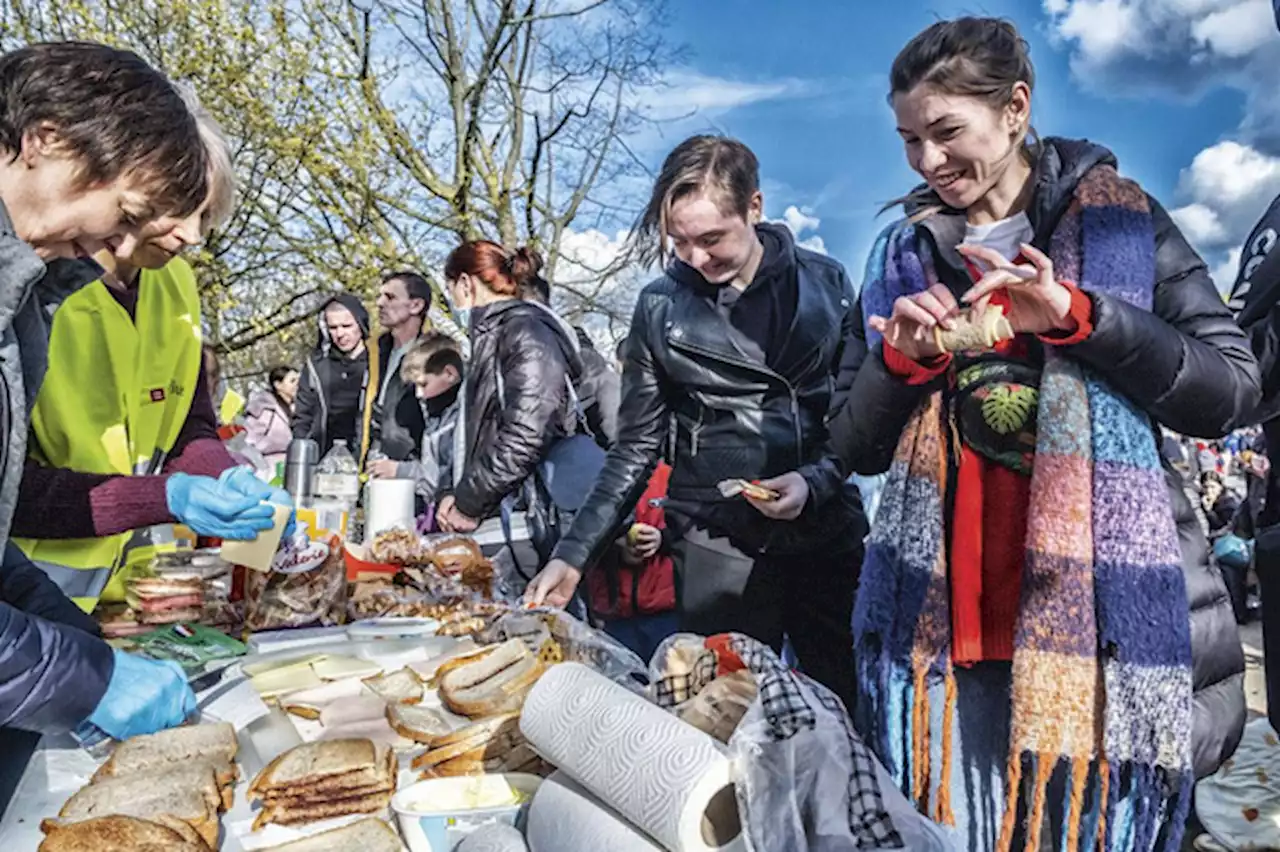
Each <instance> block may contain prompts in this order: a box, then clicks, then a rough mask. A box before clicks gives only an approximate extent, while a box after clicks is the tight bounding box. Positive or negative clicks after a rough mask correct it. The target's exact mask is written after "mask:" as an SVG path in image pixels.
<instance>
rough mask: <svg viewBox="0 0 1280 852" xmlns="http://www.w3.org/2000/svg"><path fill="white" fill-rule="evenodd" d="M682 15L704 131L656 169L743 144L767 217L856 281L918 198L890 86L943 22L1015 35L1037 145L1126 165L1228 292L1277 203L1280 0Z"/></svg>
mask: <svg viewBox="0 0 1280 852" xmlns="http://www.w3.org/2000/svg"><path fill="white" fill-rule="evenodd" d="M671 11H672V30H671V34H672V36H673V38H674V39H676V40H678V41H682V42H684V43H685V44H687V46H688V54H687V56H686V58H685V60H684V64H683V65H682V66H681V67H679V68H677V69H674V70H673V72H672V75H671V77H670V79H671V81H672V88H671V90H670V91H669V92H668V93H667V96H666V97H668V98H670V99H671V100H672V101H673V102H674V103H675V104H677V105H678V106H679V107H680V108H684V107H687V108H688V109H690V110H694V111H695V112H696V114H695V115H694V116H693V117H691V118H688V119H685V120H682V121H679V122H675V123H674V124H673V125H672V126H670V127H667V128H666V129H665V130H664V131H663V135H664V138H663V139H660V140H652V141H651V144H648V145H646V146H645V148H646V151H647V156H649V157H651V158H652V159H653V164H654V165H655V166H656V164H657V163H658V162H660V161H661V158H662V155H663V154H664V153H665V150H666V149H667V148H669V147H670V146H671V145H672V144H674V143H675V142H677V141H679V140H680V139H681V138H684V136H686V135H687V134H688V133H689V132H692V131H695V130H705V129H708V128H714V129H716V130H719V131H722V132H725V133H728V134H731V135H733V136H736V137H738V138H740V139H742V140H743V141H745V142H747V143H748V144H749V145H750V146H751V147H752V148H753V149H754V150H755V151H756V153H757V155H758V156H759V158H760V161H761V171H762V177H763V183H764V190H765V194H766V210H767V212H768V214H769V215H770V216H772V217H780V216H782V214H783V211H784V210H785V209H786V208H787V207H789V206H792V205H794V206H796V207H797V208H798V209H799V210H801V211H803V212H804V213H805V214H807V216H809V217H812V218H813V219H816V220H817V223H816V228H814V227H812V226H813V225H814V223H813V222H812V221H809V222H805V223H804V224H805V226H806V228H805V231H804V234H803V235H804V236H809V237H812V236H813V235H814V234H816V235H818V236H820V237H821V239H822V242H823V244H824V245H825V248H826V250H827V251H828V252H829V253H830V254H832V255H834V256H835V257H837V258H838V259H840V260H841V261H843V262H844V263H845V265H846V266H847V267H849V269H850V271H851V272H855V276H854V277H855V280H857V278H858V277H859V273H860V270H861V268H862V266H863V264H864V262H865V257H866V251H867V249H868V247H869V244H870V241H871V239H872V238H873V236H874V233H875V231H876V230H877V228H878V223H880V222H882V221H883V220H878V219H877V218H876V211H877V209H878V208H879V206H880V205H881V204H882V203H883V202H884V201H886V200H888V199H890V198H893V197H896V196H898V195H900V194H902V193H903V192H904V191H906V190H907V189H908V188H910V186H912V184H913V182H914V180H913V175H912V174H911V172H910V171H909V170H908V168H907V166H906V164H905V161H904V159H903V156H902V149H901V145H900V143H899V141H898V137H897V135H896V133H895V132H894V124H893V116H892V113H891V112H890V110H889V108H888V106H887V104H886V102H885V91H886V89H887V77H888V69H889V66H890V64H891V63H892V60H893V57H894V55H895V54H896V53H897V52H898V50H899V49H900V48H901V47H902V45H904V44H905V43H906V42H907V41H908V40H909V39H910V38H911V36H913V35H914V34H915V33H916V32H918V31H919V30H920V29H922V28H924V27H925V26H927V25H928V24H930V23H931V22H932V21H934V20H936V19H938V18H939V17H952V16H956V15H960V14H966V13H967V14H986V15H998V16H1003V17H1008V18H1010V19H1012V20H1013V21H1014V22H1015V23H1016V24H1017V25H1018V27H1019V28H1020V29H1021V30H1022V32H1023V35H1024V36H1025V37H1026V38H1027V39H1028V41H1029V42H1030V44H1031V50H1032V59H1033V61H1034V62H1035V66H1036V70H1037V74H1038V81H1037V85H1036V90H1035V95H1034V102H1033V122H1034V124H1035V126H1036V128H1037V130H1038V131H1039V132H1040V133H1041V134H1042V135H1061V136H1071V137H1086V138H1089V139H1092V140H1094V141H1096V142H1100V143H1102V144H1105V145H1107V146H1108V147H1110V148H1111V149H1112V150H1113V151H1115V152H1116V154H1117V156H1118V157H1119V159H1120V165H1121V170H1122V171H1123V172H1125V173H1126V174H1128V175H1130V176H1132V177H1134V178H1136V179H1137V180H1139V181H1140V182H1141V183H1142V184H1143V186H1144V187H1145V188H1146V189H1147V191H1148V192H1150V193H1151V194H1152V195H1154V196H1155V197H1156V198H1157V199H1159V200H1160V201H1161V202H1162V203H1163V204H1164V205H1165V206H1166V207H1167V208H1169V209H1170V210H1171V211H1174V215H1175V219H1177V220H1178V221H1179V223H1180V224H1181V225H1182V226H1183V227H1184V231H1185V232H1186V233H1187V235H1188V237H1189V238H1190V239H1191V240H1192V242H1193V243H1194V244H1195V245H1196V246H1197V247H1198V248H1199V249H1200V250H1201V252H1202V254H1204V255H1205V257H1206V259H1207V260H1208V262H1209V264H1210V266H1211V268H1213V269H1214V271H1215V274H1216V275H1217V276H1218V277H1219V278H1223V277H1226V276H1227V272H1228V270H1231V272H1230V274H1231V275H1233V274H1234V271H1233V266H1232V264H1233V261H1234V258H1235V257H1236V256H1237V255H1236V254H1234V253H1233V252H1235V251H1238V246H1239V245H1240V243H1241V242H1243V240H1244V237H1245V236H1246V234H1247V231H1248V228H1249V226H1250V225H1251V224H1252V222H1253V220H1254V219H1255V218H1256V217H1257V215H1258V214H1259V213H1260V212H1261V210H1262V209H1263V208H1264V207H1265V204H1266V202H1267V201H1269V200H1270V199H1271V197H1273V196H1274V195H1275V194H1276V193H1277V192H1280V33H1277V31H1276V28H1275V25H1274V22H1273V20H1272V17H1271V15H1272V10H1271V6H1270V3H1269V0H986V2H983V3H981V4H976V3H973V2H948V0H926V2H917V0H899V2H892V3H889V2H879V0H876V2H871V0H792V2H789V3H783V2H780V0H774V2H770V0H733V1H732V2H730V0H716V2H710V0H672V3H671ZM792 218H793V221H796V222H798V221H799V219H798V217H795V216H793V217H792ZM1219 284H1220V286H1226V285H1227V282H1226V281H1222V280H1220V281H1219Z"/></svg>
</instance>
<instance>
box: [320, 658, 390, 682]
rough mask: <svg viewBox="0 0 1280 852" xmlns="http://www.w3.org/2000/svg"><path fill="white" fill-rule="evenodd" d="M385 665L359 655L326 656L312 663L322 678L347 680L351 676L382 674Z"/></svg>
mask: <svg viewBox="0 0 1280 852" xmlns="http://www.w3.org/2000/svg"><path fill="white" fill-rule="evenodd" d="M382 669H383V666H380V665H379V664H377V663H375V662H371V661H370V660H361V659H359V658H358V657H341V656H326V657H325V658H324V659H322V660H317V661H316V662H314V663H312V664H311V670H312V671H314V672H315V673H316V677H318V678H320V679H321V680H325V681H331V680H345V679H346V678H349V677H373V676H375V675H379V674H382Z"/></svg>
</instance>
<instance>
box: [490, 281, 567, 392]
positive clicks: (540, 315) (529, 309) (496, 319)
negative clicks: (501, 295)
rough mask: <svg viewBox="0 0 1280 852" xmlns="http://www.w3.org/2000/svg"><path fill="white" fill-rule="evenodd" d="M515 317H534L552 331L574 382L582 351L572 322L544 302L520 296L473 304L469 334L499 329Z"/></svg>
mask: <svg viewBox="0 0 1280 852" xmlns="http://www.w3.org/2000/svg"><path fill="white" fill-rule="evenodd" d="M519 318H531V319H535V320H536V321H538V322H541V323H543V324H544V325H546V326H547V327H548V328H550V329H552V330H553V331H555V332H556V339H557V340H558V341H559V342H560V350H561V351H562V352H563V353H564V357H565V361H566V362H567V363H568V365H569V377H570V378H571V379H572V380H573V381H574V383H577V381H578V379H579V378H581V376H582V353H581V351H580V347H579V345H578V334H577V332H575V331H574V329H573V326H571V325H570V324H569V323H567V322H565V320H564V319H563V318H561V317H560V315H559V314H557V313H556V312H555V311H553V310H551V308H549V307H547V306H546V305H543V304H540V303H538V302H526V301H524V300H523V299H503V300H502V301H501V302H494V303H492V304H489V305H485V306H483V307H479V308H476V309H475V310H474V311H473V312H472V314H471V334H472V336H473V338H474V337H479V336H480V335H482V334H488V333H490V332H491V331H495V330H500V329H501V327H502V326H503V325H505V324H506V323H508V322H511V321H512V320H514V319H519Z"/></svg>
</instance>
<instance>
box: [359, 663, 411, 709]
mask: <svg viewBox="0 0 1280 852" xmlns="http://www.w3.org/2000/svg"><path fill="white" fill-rule="evenodd" d="M364 685H365V686H367V687H369V689H371V690H373V692H375V693H376V694H377V695H378V697H379V698H381V699H383V700H384V701H387V702H395V703H397V704H417V703H419V702H420V701H422V693H423V688H422V681H421V680H419V679H418V675H417V673H416V672H415V671H414V670H413V669H411V668H409V667H408V666H406V667H405V668H403V669H399V670H397V671H394V672H391V673H390V674H385V675H379V676H378V677H371V678H365V680H364Z"/></svg>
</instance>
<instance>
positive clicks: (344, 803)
mask: <svg viewBox="0 0 1280 852" xmlns="http://www.w3.org/2000/svg"><path fill="white" fill-rule="evenodd" d="M392 795H394V794H393V792H391V791H388V792H386V793H375V794H374V795H372V796H359V797H357V798H353V799H338V800H334V801H328V802H326V801H317V802H303V803H299V804H296V805H267V806H266V807H264V808H263V809H262V811H261V812H260V813H259V814H258V816H257V818H256V819H255V820H254V821H253V829H254V830H255V831H259V830H261V829H262V828H264V827H265V826H267V825H268V824H270V823H275V824H276V825H300V824H303V823H308V822H320V821H321V820H326V819H333V818H334V817H340V816H350V815H352V814H376V813H379V812H381V811H385V810H386V809H387V808H388V807H389V806H390V805H391V797H392Z"/></svg>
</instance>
